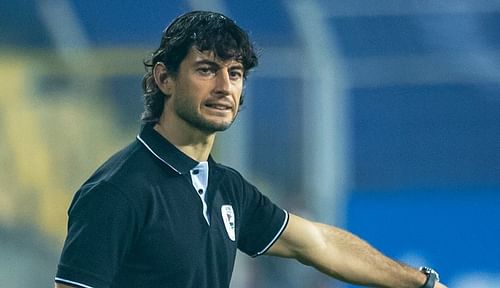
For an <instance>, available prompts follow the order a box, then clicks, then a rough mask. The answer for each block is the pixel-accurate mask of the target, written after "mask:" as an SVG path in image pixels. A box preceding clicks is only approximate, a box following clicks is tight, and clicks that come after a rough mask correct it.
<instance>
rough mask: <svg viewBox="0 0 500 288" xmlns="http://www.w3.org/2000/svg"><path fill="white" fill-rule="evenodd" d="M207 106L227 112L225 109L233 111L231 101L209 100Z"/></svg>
mask: <svg viewBox="0 0 500 288" xmlns="http://www.w3.org/2000/svg"><path fill="white" fill-rule="evenodd" d="M205 107H208V108H210V109H213V110H217V111H221V112H225V111H232V110H233V105H231V104H230V103H226V102H208V103H205Z"/></svg>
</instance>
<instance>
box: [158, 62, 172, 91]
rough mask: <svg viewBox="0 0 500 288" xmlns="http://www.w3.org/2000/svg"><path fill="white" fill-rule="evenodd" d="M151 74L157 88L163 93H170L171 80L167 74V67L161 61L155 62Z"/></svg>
mask: <svg viewBox="0 0 500 288" xmlns="http://www.w3.org/2000/svg"><path fill="white" fill-rule="evenodd" d="M153 75H154V78H155V83H156V86H158V89H160V90H161V92H163V94H165V95H170V94H172V85H173V81H172V78H171V77H170V76H169V74H168V71H167V67H166V66H165V64H164V63H163V62H158V63H156V65H155V67H154V68H153Z"/></svg>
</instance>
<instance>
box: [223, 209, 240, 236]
mask: <svg viewBox="0 0 500 288" xmlns="http://www.w3.org/2000/svg"><path fill="white" fill-rule="evenodd" d="M221 213H222V220H223V221H224V227H226V232H227V235H228V236H229V239H231V240H232V241H235V240H236V235H235V227H236V225H235V219H234V210H233V206H231V205H222V207H221Z"/></svg>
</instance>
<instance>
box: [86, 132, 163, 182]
mask: <svg viewBox="0 0 500 288" xmlns="http://www.w3.org/2000/svg"><path fill="white" fill-rule="evenodd" d="M154 162H155V161H153V159H152V157H151V155H150V153H148V152H147V150H146V149H144V146H143V145H141V143H139V142H138V141H137V140H136V141H134V142H132V143H130V144H129V145H128V146H126V147H124V148H123V149H121V150H120V151H118V152H116V153H115V154H113V155H112V156H111V157H109V158H108V159H107V160H106V161H105V162H104V163H103V164H102V165H101V166H99V167H98V168H97V170H96V171H95V172H94V173H93V174H92V175H91V176H90V177H89V178H88V180H87V181H85V183H84V184H83V186H91V187H92V186H95V185H97V184H99V183H106V185H108V186H115V187H116V188H117V189H123V190H130V189H131V188H133V187H134V186H136V185H137V184H142V183H144V182H145V181H146V179H145V177H146V176H147V175H148V173H151V172H152V170H154V169H155V163H154Z"/></svg>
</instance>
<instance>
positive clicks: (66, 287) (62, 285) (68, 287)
mask: <svg viewBox="0 0 500 288" xmlns="http://www.w3.org/2000/svg"><path fill="white" fill-rule="evenodd" d="M54 288H73V287H71V286H67V285H64V284H59V283H56V285H55V286H54Z"/></svg>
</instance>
